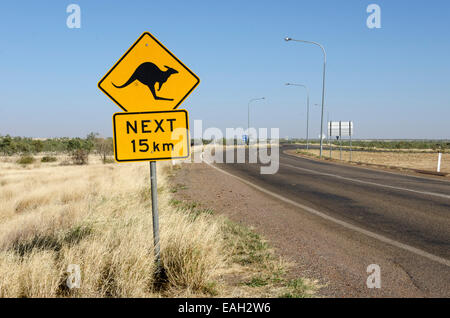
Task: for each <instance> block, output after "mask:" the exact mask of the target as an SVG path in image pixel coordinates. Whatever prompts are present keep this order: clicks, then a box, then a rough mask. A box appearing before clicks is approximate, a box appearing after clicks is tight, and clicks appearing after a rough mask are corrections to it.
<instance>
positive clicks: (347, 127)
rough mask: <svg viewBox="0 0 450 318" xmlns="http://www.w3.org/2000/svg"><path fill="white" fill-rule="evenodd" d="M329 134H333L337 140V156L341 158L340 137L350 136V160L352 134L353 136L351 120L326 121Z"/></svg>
mask: <svg viewBox="0 0 450 318" xmlns="http://www.w3.org/2000/svg"><path fill="white" fill-rule="evenodd" d="M328 127H329V135H330V137H331V136H335V137H336V140H339V139H340V142H339V150H340V153H339V158H340V160H342V138H343V137H345V136H348V137H350V161H352V150H353V149H352V136H353V122H352V121H330V122H329V123H328ZM330 158H331V143H330Z"/></svg>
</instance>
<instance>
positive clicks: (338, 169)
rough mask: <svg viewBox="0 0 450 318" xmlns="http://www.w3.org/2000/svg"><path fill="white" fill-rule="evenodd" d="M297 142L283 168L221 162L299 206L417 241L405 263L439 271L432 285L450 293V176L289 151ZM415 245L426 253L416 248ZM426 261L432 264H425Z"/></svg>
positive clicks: (396, 238)
mask: <svg viewBox="0 0 450 318" xmlns="http://www.w3.org/2000/svg"><path fill="white" fill-rule="evenodd" d="M292 148H295V146H281V147H280V159H279V170H278V172H277V173H276V174H274V175H262V174H260V167H261V164H248V163H233V164H230V163H227V164H215V166H216V167H218V168H220V169H222V170H224V171H226V172H229V173H231V174H232V175H235V176H238V177H239V178H242V179H245V180H246V181H248V182H250V183H252V184H254V185H256V186H258V187H260V188H262V189H264V191H270V192H272V193H274V194H276V195H279V196H282V197H283V198H286V200H287V201H292V202H294V203H298V206H305V207H306V208H311V209H314V210H315V211H320V213H323V214H324V215H326V216H329V218H330V219H335V220H338V222H342V223H346V224H350V225H351V226H354V227H355V228H359V229H362V231H360V232H364V231H368V232H371V233H376V235H380V236H382V237H384V238H387V240H392V241H394V242H396V243H398V244H397V245H396V246H397V247H398V246H402V245H405V246H408V247H411V250H412V252H411V250H410V251H408V249H406V250H405V249H403V250H401V251H400V250H399V252H398V253H399V257H400V256H401V257H400V259H402V260H403V262H404V264H403V266H405V267H408V268H411V269H412V270H411V272H417V273H419V274H418V276H423V277H428V278H427V279H428V280H429V277H437V279H435V280H434V282H433V283H431V285H430V286H428V287H427V288H439V289H440V290H441V292H442V293H441V295H445V296H449V293H450V292H449V288H450V287H449V286H450V267H449V266H448V264H450V182H448V181H445V180H438V179H432V178H422V177H415V176H407V175H401V174H395V173H390V172H386V171H377V170H373V169H365V168H360V167H354V166H347V165H340V164H335V163H330V162H323V161H318V160H310V159H307V158H301V157H296V156H292V155H289V154H286V153H285V152H284V151H285V150H287V149H292ZM223 155H224V156H226V154H225V153H224V154H223ZM338 222H337V223H338ZM376 235H375V236H376ZM415 249H417V250H418V251H423V253H422V254H421V253H414V250H415ZM423 254H429V255H431V256H432V257H427V255H423ZM433 257H434V260H433ZM425 259H426V260H425ZM436 259H437V260H438V261H436ZM439 260H441V261H439ZM424 262H425V264H428V265H425V266H424ZM427 271H428V272H427ZM424 272H427V273H424ZM420 273H421V274H422V275H421V274H420ZM436 284H437V285H440V286H439V287H436ZM423 285H424V286H426V283H424V284H423Z"/></svg>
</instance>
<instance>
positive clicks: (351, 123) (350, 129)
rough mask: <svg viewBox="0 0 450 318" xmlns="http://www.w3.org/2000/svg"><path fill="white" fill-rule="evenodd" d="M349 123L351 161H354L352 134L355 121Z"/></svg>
mask: <svg viewBox="0 0 450 318" xmlns="http://www.w3.org/2000/svg"><path fill="white" fill-rule="evenodd" d="M348 125H349V130H348V132H349V136H350V162H351V161H352V134H353V132H352V129H353V122H352V121H349V124H348Z"/></svg>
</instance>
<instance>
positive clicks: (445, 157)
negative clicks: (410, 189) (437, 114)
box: [302, 149, 450, 173]
mask: <svg viewBox="0 0 450 318" xmlns="http://www.w3.org/2000/svg"><path fill="white" fill-rule="evenodd" d="M303 152H306V150H302V153H303ZM308 153H309V154H312V155H314V156H318V155H319V150H318V149H310V150H308ZM339 153H340V152H339V149H333V151H332V158H333V159H336V160H339V159H340V155H339ZM324 156H325V157H326V158H329V157H330V152H329V150H324ZM342 160H343V161H349V160H350V152H348V151H342ZM437 160H438V154H437V153H425V152H424V153H416V152H411V153H406V152H370V151H353V153H352V161H353V162H361V163H369V164H378V165H385V166H392V167H400V168H410V169H419V170H430V171H436V168H437ZM441 172H446V173H450V153H444V154H442V162H441Z"/></svg>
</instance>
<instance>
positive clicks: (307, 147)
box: [286, 83, 309, 150]
mask: <svg viewBox="0 0 450 318" xmlns="http://www.w3.org/2000/svg"><path fill="white" fill-rule="evenodd" d="M286 86H300V87H304V88H305V89H306V150H308V149H309V89H308V87H307V86H306V85H303V84H292V83H286Z"/></svg>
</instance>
